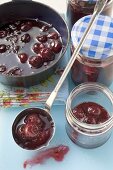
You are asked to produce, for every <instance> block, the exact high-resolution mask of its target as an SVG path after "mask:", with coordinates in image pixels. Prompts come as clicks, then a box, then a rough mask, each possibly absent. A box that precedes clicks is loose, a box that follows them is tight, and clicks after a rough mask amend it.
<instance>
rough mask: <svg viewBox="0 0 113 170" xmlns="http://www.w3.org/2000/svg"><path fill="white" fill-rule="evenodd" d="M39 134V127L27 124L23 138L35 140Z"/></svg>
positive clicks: (34, 124)
mask: <svg viewBox="0 0 113 170" xmlns="http://www.w3.org/2000/svg"><path fill="white" fill-rule="evenodd" d="M40 133H41V129H40V126H38V124H36V123H27V124H26V125H25V128H24V134H25V138H32V139H33V138H36V137H39V136H40Z"/></svg>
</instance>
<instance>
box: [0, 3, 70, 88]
mask: <svg viewBox="0 0 113 170" xmlns="http://www.w3.org/2000/svg"><path fill="white" fill-rule="evenodd" d="M20 9H21V12H20ZM12 11H13V13H12ZM51 16H52V17H51ZM54 18H55V19H54ZM68 42H69V30H68V27H67V24H66V22H65V21H64V19H63V18H62V17H61V16H60V14H58V13H57V12H56V11H55V10H54V9H52V8H50V7H49V6H46V5H44V4H41V3H38V2H33V1H31V0H30V1H26V0H25V1H24V0H22V1H19V0H13V1H11V2H8V3H4V4H2V5H0V82H2V83H3V84H6V85H10V86H22V87H23V86H25V87H28V86H33V85H36V84H38V83H40V82H42V81H44V80H46V79H47V78H48V77H49V76H51V75H52V74H53V73H54V72H55V70H56V68H57V67H58V66H59V63H60V62H61V58H62V57H63V55H64V53H65V52H66V49H67V46H68Z"/></svg>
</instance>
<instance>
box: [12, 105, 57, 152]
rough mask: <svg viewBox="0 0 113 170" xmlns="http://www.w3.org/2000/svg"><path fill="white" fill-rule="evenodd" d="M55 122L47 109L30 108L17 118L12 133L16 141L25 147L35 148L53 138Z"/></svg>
mask: <svg viewBox="0 0 113 170" xmlns="http://www.w3.org/2000/svg"><path fill="white" fill-rule="evenodd" d="M53 131H54V124H53V122H52V120H51V119H50V116H49V115H48V116H47V113H46V111H44V110H42V109H39V108H30V109H26V110H24V111H22V112H21V114H19V115H18V116H17V118H16V119H15V121H14V123H13V127H12V133H13V137H14V140H15V142H16V143H17V144H18V145H20V146H21V147H22V148H24V149H28V150H34V149H38V148H40V147H41V146H43V145H47V144H48V141H49V140H50V139H51V138H52V135H53Z"/></svg>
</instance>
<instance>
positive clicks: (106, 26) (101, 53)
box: [71, 15, 113, 59]
mask: <svg viewBox="0 0 113 170" xmlns="http://www.w3.org/2000/svg"><path fill="white" fill-rule="evenodd" d="M90 18H91V15H88V16H85V17H83V18H81V19H80V20H78V21H77V22H76V23H75V24H74V26H73V28H72V31H71V40H72V44H73V45H74V47H76V45H77V43H78V42H79V41H80V38H81V37H82V35H83V32H84V31H85V29H86V28H87V26H88V23H89V21H90ZM80 54H82V55H84V56H85V57H90V58H94V59H105V58H107V57H109V56H112V55H113V18H110V17H108V16H104V15H99V16H97V17H96V20H95V22H94V24H93V26H92V29H91V31H90V33H89V34H88V36H87V39H86V41H85V42H84V44H83V46H82V48H81V50H80Z"/></svg>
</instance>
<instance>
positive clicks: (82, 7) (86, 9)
mask: <svg viewBox="0 0 113 170" xmlns="http://www.w3.org/2000/svg"><path fill="white" fill-rule="evenodd" d="M95 4H96V1H90V0H87V1H85V0H68V7H67V17H68V23H69V27H70V30H71V28H72V26H73V25H74V24H75V22H76V21H78V20H79V19H80V18H82V17H84V16H86V15H90V14H92V13H93V11H94V6H95ZM109 8H110V7H109ZM109 8H107V10H106V11H105V12H106V14H107V15H108V14H109V13H110V9H109Z"/></svg>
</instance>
